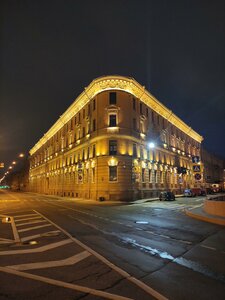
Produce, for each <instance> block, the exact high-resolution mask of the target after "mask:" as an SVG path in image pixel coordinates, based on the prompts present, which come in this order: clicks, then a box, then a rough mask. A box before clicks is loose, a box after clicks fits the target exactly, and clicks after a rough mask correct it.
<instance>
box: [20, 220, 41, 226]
mask: <svg viewBox="0 0 225 300" xmlns="http://www.w3.org/2000/svg"><path fill="white" fill-rule="evenodd" d="M46 222H47V221H46V220H43V219H42V220H41V219H39V220H34V221H29V222H25V223H20V224H16V227H19V226H24V225H30V224H36V223H46Z"/></svg>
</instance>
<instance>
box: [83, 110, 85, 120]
mask: <svg viewBox="0 0 225 300" xmlns="http://www.w3.org/2000/svg"><path fill="white" fill-rule="evenodd" d="M84 118H85V109H83V119H84Z"/></svg>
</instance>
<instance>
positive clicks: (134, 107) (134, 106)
mask: <svg viewBox="0 0 225 300" xmlns="http://www.w3.org/2000/svg"><path fill="white" fill-rule="evenodd" d="M133 110H136V99H135V98H133Z"/></svg>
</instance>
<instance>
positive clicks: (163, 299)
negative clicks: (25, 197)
mask: <svg viewBox="0 0 225 300" xmlns="http://www.w3.org/2000/svg"><path fill="white" fill-rule="evenodd" d="M72 210H73V209H72ZM34 211H35V210H34ZM35 212H37V213H38V214H39V215H40V216H42V217H43V218H45V219H46V220H47V221H48V222H49V223H51V224H52V225H54V226H55V227H57V228H58V229H59V230H60V231H61V232H63V233H64V234H65V235H67V236H68V237H69V238H70V239H71V240H73V241H74V242H75V243H76V244H78V245H79V246H81V247H82V248H84V249H85V250H87V251H88V252H90V253H91V254H93V255H94V256H95V257H97V258H98V259H99V260H101V261H102V262H103V263H105V264H106V265H107V266H109V267H110V268H111V269H113V270H115V271H116V272H118V273H119V274H120V275H121V276H123V277H124V278H125V279H127V280H129V281H131V282H132V283H134V284H135V285H137V286H139V287H140V288H141V289H143V290H144V291H145V292H146V293H148V294H149V295H151V296H153V297H155V298H156V299H158V300H168V299H167V298H166V297H165V296H163V295H161V294H160V293H159V292H157V291H156V290H154V289H153V288H151V287H150V286H148V285H146V284H145V283H143V282H142V281H140V280H138V279H137V278H135V277H133V276H131V275H130V274H129V273H127V272H126V271H124V270H123V269H121V268H119V267H117V266H116V265H114V264H113V263H111V262H110V261H109V260H108V259H106V258H105V257H104V256H102V255H101V254H99V253H98V252H96V251H95V250H93V249H91V248H90V247H88V246H86V245H85V244H83V243H82V242H81V241H79V240H78V239H76V238H74V237H73V236H72V235H71V234H69V233H68V232H67V231H66V230H64V229H63V228H62V227H60V226H59V225H57V224H55V223H54V222H52V221H51V220H50V219H48V218H47V217H45V216H44V215H42V214H41V213H39V212H38V211H35ZM110 299H111V298H110ZM112 299H116V298H112Z"/></svg>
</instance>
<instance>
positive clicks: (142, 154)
mask: <svg viewBox="0 0 225 300" xmlns="http://www.w3.org/2000/svg"><path fill="white" fill-rule="evenodd" d="M140 158H141V159H143V158H144V153H143V147H140Z"/></svg>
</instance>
